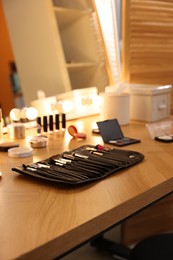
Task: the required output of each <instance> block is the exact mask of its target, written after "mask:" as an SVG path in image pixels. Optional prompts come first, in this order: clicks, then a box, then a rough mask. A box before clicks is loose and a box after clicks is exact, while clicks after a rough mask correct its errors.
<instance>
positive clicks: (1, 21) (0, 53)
mask: <svg viewBox="0 0 173 260" xmlns="http://www.w3.org/2000/svg"><path fill="white" fill-rule="evenodd" d="M0 32H1V40H0V57H1V58H0V68H1V70H0V105H1V106H2V109H3V115H4V116H8V115H9V112H10V110H11V109H12V108H13V107H14V101H13V94H12V89H11V84H10V79H9V61H12V60H14V55H13V52H12V48H11V45H10V39H9V35H8V31H7V27H6V22H5V16H4V12H3V7H2V1H1V0H0Z"/></svg>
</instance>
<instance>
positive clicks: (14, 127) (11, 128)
mask: <svg viewBox="0 0 173 260" xmlns="http://www.w3.org/2000/svg"><path fill="white" fill-rule="evenodd" d="M7 129H8V136H9V138H10V139H24V138H25V135H26V128H25V125H24V124H23V123H12V124H10V125H8V127H7Z"/></svg>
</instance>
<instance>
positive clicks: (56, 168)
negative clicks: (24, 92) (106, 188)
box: [12, 145, 144, 185]
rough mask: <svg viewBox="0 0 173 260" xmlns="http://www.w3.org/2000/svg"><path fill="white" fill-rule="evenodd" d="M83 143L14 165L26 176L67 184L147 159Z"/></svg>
mask: <svg viewBox="0 0 173 260" xmlns="http://www.w3.org/2000/svg"><path fill="white" fill-rule="evenodd" d="M96 147H97V146H93V145H84V146H80V147H78V148H77V149H75V150H71V151H66V152H63V153H61V154H57V155H54V156H51V157H49V158H47V159H45V160H42V161H38V162H36V163H30V164H28V165H25V164H23V165H21V166H19V167H14V168H12V170H13V171H15V172H18V173H21V174H23V175H26V176H32V177H34V178H40V179H44V180H46V181H53V182H57V183H63V184H68V185H79V184H84V183H89V182H94V181H99V180H101V179H103V178H105V177H107V176H109V175H112V174H116V173H119V172H120V171H122V170H125V169H126V168H129V167H131V166H134V165H135V164H137V163H139V162H141V161H142V160H143V159H144V155H143V154H141V153H139V152H136V151H131V150H122V149H114V148H108V147H107V148H104V149H103V150H99V149H97V148H96Z"/></svg>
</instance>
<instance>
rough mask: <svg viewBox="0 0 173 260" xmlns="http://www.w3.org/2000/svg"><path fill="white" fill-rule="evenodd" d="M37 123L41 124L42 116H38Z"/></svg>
mask: <svg viewBox="0 0 173 260" xmlns="http://www.w3.org/2000/svg"><path fill="white" fill-rule="evenodd" d="M37 124H38V125H39V126H41V117H37Z"/></svg>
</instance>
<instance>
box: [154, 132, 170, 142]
mask: <svg viewBox="0 0 173 260" xmlns="http://www.w3.org/2000/svg"><path fill="white" fill-rule="evenodd" d="M155 140H156V141H159V142H163V143H172V142H173V134H170V135H169V134H167V135H160V136H156V137H155Z"/></svg>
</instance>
